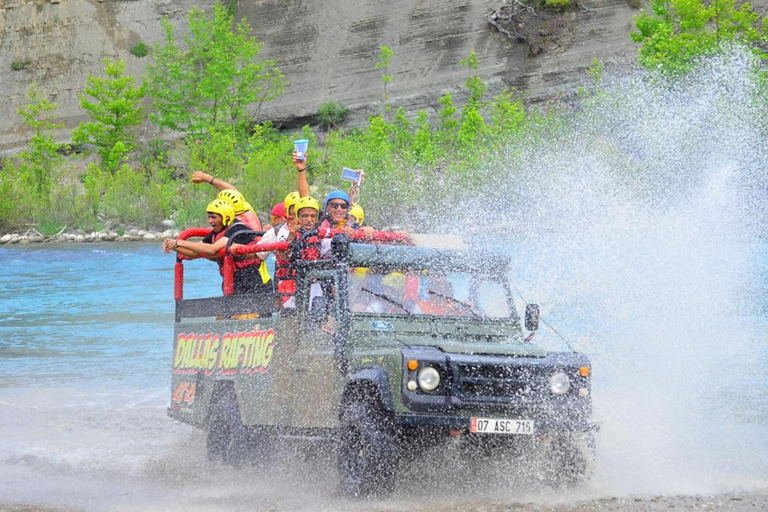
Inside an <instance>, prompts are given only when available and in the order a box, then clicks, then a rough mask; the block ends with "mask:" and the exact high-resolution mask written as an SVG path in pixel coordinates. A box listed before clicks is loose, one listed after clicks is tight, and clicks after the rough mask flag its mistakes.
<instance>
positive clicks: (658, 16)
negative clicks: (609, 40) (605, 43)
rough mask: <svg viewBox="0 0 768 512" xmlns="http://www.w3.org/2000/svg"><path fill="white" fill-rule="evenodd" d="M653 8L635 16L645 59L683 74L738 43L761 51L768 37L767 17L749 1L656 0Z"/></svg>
mask: <svg viewBox="0 0 768 512" xmlns="http://www.w3.org/2000/svg"><path fill="white" fill-rule="evenodd" d="M651 8H652V10H653V14H648V13H647V12H645V11H643V13H642V14H641V15H640V16H636V17H635V24H636V26H637V28H638V30H639V32H633V33H632V34H631V37H632V40H633V41H635V42H638V43H641V44H642V46H641V48H640V63H641V64H642V65H643V66H645V67H646V68H649V69H659V70H660V71H662V72H664V73H666V74H671V75H679V74H682V73H685V72H687V71H689V70H690V69H691V68H692V67H693V66H694V64H695V63H696V61H697V60H698V59H700V58H701V57H704V56H707V55H712V54H714V53H716V52H717V51H720V50H721V49H722V48H723V47H724V46H727V45H729V44H733V43H741V44H746V45H748V46H750V47H752V48H753V49H754V51H755V52H756V53H757V54H759V55H761V56H762V55H764V51H763V49H762V48H764V47H765V45H766V43H768V38H767V35H768V22H766V21H765V20H761V19H760V17H759V16H758V15H757V14H756V13H755V12H754V11H753V10H752V8H751V6H750V5H749V3H747V2H744V3H740V4H739V3H737V2H736V0H651Z"/></svg>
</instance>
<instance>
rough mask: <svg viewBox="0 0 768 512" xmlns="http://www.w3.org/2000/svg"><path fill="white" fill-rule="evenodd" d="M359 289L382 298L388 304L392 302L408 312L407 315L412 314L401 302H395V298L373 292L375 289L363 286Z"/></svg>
mask: <svg viewBox="0 0 768 512" xmlns="http://www.w3.org/2000/svg"><path fill="white" fill-rule="evenodd" d="M360 289H361V290H363V291H364V292H368V293H370V294H371V295H373V296H374V297H378V298H380V299H384V300H385V301H387V302H389V303H390V304H394V305H395V306H397V307H399V308H400V309H402V310H403V311H405V312H406V313H408V315H409V316H410V315H413V313H411V312H410V311H408V309H407V308H406V307H405V306H403V305H402V304H400V303H399V302H397V301H396V300H395V299H391V298H389V297H387V296H386V295H384V294H383V293H378V292H375V291H373V290H369V289H368V288H365V287H363V288H360Z"/></svg>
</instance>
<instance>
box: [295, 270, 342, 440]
mask: <svg viewBox="0 0 768 512" xmlns="http://www.w3.org/2000/svg"><path fill="white" fill-rule="evenodd" d="M303 290H304V292H305V295H304V297H303V299H304V300H301V301H299V304H298V307H299V308H300V311H299V318H300V327H299V339H298V344H297V347H296V351H295V353H294V364H295V367H294V372H295V374H294V378H293V379H292V380H293V382H292V384H293V385H292V389H291V391H292V394H293V400H292V401H293V403H294V407H295V408H294V411H293V412H294V414H293V422H292V423H293V426H296V427H334V426H336V425H337V424H338V404H339V400H340V396H341V389H342V375H341V372H340V370H339V363H338V360H337V357H336V355H335V354H336V337H337V336H339V335H341V334H340V330H341V329H342V315H341V313H342V309H341V308H342V304H341V303H340V300H339V279H338V275H337V272H336V271H333V270H324V271H314V272H312V273H311V274H309V276H308V278H307V280H306V281H305V282H304V288H303Z"/></svg>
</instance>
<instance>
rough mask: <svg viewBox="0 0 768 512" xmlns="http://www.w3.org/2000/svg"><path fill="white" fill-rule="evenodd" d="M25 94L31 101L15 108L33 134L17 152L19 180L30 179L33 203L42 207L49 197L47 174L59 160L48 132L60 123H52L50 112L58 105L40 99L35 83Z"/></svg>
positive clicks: (58, 126) (49, 187) (49, 181)
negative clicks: (34, 200) (18, 152)
mask: <svg viewBox="0 0 768 512" xmlns="http://www.w3.org/2000/svg"><path fill="white" fill-rule="evenodd" d="M27 97H28V98H29V100H30V102H31V103H28V104H26V105H24V106H23V107H21V108H19V115H20V116H21V117H23V118H24V122H25V123H26V124H27V125H28V126H30V127H31V128H32V129H33V130H34V135H33V136H32V139H31V140H30V141H29V149H27V150H26V151H23V152H21V154H19V156H18V157H17V161H18V164H19V170H20V174H21V176H22V179H23V180H24V181H26V182H30V184H31V186H32V190H33V191H34V195H35V199H36V200H37V203H38V204H40V205H41V206H45V205H47V204H48V201H49V199H50V193H51V181H52V180H51V176H52V174H53V171H54V170H55V169H56V167H57V166H58V165H59V164H60V163H61V160H62V157H61V155H59V154H58V153H57V150H58V149H59V144H57V143H56V141H55V139H54V138H53V134H52V133H51V131H52V130H57V129H60V128H63V127H64V125H63V124H58V123H54V122H53V117H54V116H53V112H54V111H55V110H56V109H57V108H58V105H56V104H55V103H51V102H49V101H48V100H47V99H46V98H44V97H43V96H42V95H41V94H40V91H39V90H38V88H37V84H32V86H31V87H30V89H29V91H28V92H27Z"/></svg>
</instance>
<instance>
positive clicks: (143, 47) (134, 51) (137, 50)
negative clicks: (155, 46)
mask: <svg viewBox="0 0 768 512" xmlns="http://www.w3.org/2000/svg"><path fill="white" fill-rule="evenodd" d="M128 51H129V52H130V53H131V55H135V56H136V57H139V58H142V57H146V56H147V55H149V46H148V45H147V44H146V43H145V42H143V41H142V42H139V43H136V44H135V45H133V46H132V47H131V49H130V50H128Z"/></svg>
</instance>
